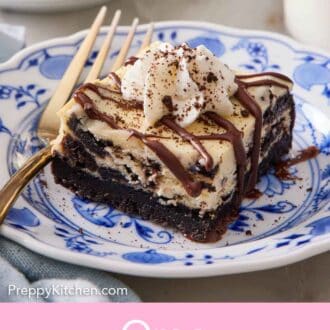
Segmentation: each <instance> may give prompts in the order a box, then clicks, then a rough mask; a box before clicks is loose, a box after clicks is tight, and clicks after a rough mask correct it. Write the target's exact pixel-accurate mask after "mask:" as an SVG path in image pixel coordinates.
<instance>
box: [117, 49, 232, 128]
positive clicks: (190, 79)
mask: <svg viewBox="0 0 330 330" xmlns="http://www.w3.org/2000/svg"><path fill="white" fill-rule="evenodd" d="M234 80H235V75H234V73H233V72H232V71H231V70H230V69H229V68H228V67H227V66H226V65H225V64H223V63H222V62H221V61H220V60H219V59H218V58H217V57H216V56H214V55H213V54H212V53H211V52H210V51H209V50H208V49H207V48H205V47H204V46H202V45H201V46H198V47H197V48H190V47H188V45H186V44H182V45H180V46H176V47H174V46H172V45H170V44H168V43H157V44H153V45H151V47H150V49H149V50H147V51H146V52H145V53H144V55H143V56H142V57H141V58H139V59H138V60H137V61H135V63H134V64H133V65H130V66H128V67H127V70H126V72H125V74H124V76H123V77H122V81H121V91H122V95H123V97H124V99H126V100H131V101H133V100H134V101H138V102H142V103H143V109H144V114H145V120H146V124H147V125H148V126H153V125H155V124H156V123H157V121H159V120H160V119H161V118H162V117H164V116H166V115H170V116H171V117H173V118H174V119H175V121H176V123H177V124H178V125H180V126H181V127H186V126H188V125H190V124H192V123H193V122H194V121H195V120H196V119H197V118H198V117H199V116H200V115H201V114H202V113H204V112H207V111H212V112H215V113H217V114H219V115H221V116H227V115H230V114H232V112H233V105H232V103H231V101H230V97H231V96H232V95H233V94H234V93H235V92H236V90H237V85H236V84H235V81H234Z"/></svg>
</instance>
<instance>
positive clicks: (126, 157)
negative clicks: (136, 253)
mask: <svg viewBox="0 0 330 330" xmlns="http://www.w3.org/2000/svg"><path fill="white" fill-rule="evenodd" d="M291 88H292V82H291V80H290V79H289V78H287V77H286V76H284V75H282V74H279V73H271V72H264V73H259V74H239V75H238V74H235V72H234V71H232V70H231V69H229V68H228V67H227V66H226V65H225V64H223V63H222V62H221V61H220V60H219V59H218V58H217V57H215V56H214V55H213V54H212V53H211V52H210V51H209V50H208V49H206V48H205V47H204V46H198V47H197V48H190V47H188V46H187V45H186V44H183V45H180V46H176V47H174V46H172V45H170V44H167V43H155V44H152V45H151V46H150V47H149V48H148V49H147V50H146V51H145V52H144V53H143V54H141V56H139V58H137V57H132V58H130V59H129V60H128V61H127V62H126V64H125V66H123V67H122V68H121V69H120V70H118V71H117V72H113V73H111V74H110V75H109V76H108V77H107V78H105V79H103V80H97V81H95V82H93V83H88V84H85V85H82V86H81V87H79V88H78V90H77V91H76V92H75V94H74V97H73V99H72V100H71V101H70V102H69V103H68V104H67V105H66V106H65V107H64V108H63V109H61V110H60V112H59V116H60V119H61V128H60V133H59V136H58V138H57V139H56V141H55V142H54V144H53V155H54V159H53V162H52V168H53V173H54V176H55V178H56V182H57V183H59V184H62V185H63V186H65V187H67V188H69V189H71V190H72V191H73V192H74V193H76V194H78V195H79V196H82V197H84V198H87V199H89V200H91V201H95V202H102V203H108V204H110V205H111V206H113V207H115V208H117V209H119V210H121V211H123V212H126V213H127V214H130V215H134V216H138V217H141V218H142V219H144V220H150V221H153V222H155V223H158V224H161V225H164V226H169V227H172V228H175V229H177V230H178V231H180V232H182V233H183V234H184V235H185V236H187V237H189V238H191V239H193V240H196V241H200V242H205V241H213V240H217V239H219V238H220V237H221V235H222V234H223V233H224V232H225V230H226V227H227V225H228V223H229V222H231V221H233V220H234V219H235V217H236V216H237V213H238V210H239V207H240V204H241V201H242V199H243V198H244V196H246V195H247V194H251V192H253V191H254V187H255V184H256V182H257V180H258V178H259V177H260V176H261V175H263V174H264V173H265V172H266V171H267V170H268V169H269V168H270V166H272V165H274V164H276V163H277V162H279V161H280V159H281V157H282V156H283V155H285V154H286V153H287V152H288V151H289V149H290V147H291V142H292V128H293V124H294V118H295V111H294V102H293V98H292V95H291V94H290V90H291Z"/></svg>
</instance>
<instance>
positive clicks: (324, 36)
mask: <svg viewBox="0 0 330 330" xmlns="http://www.w3.org/2000/svg"><path fill="white" fill-rule="evenodd" d="M284 16H285V23H286V27H287V29H288V31H289V32H290V33H291V34H292V36H293V37H294V38H296V39H297V40H299V41H302V42H304V43H308V44H310V45H315V46H318V47H321V48H323V49H326V50H330V0H284Z"/></svg>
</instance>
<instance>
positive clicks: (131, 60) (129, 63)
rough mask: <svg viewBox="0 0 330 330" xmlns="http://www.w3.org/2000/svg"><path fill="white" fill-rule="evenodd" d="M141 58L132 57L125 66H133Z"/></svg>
mask: <svg viewBox="0 0 330 330" xmlns="http://www.w3.org/2000/svg"><path fill="white" fill-rule="evenodd" d="M138 59H139V58H138V57H136V56H131V57H129V58H128V59H127V60H126V61H125V64H124V65H125V66H127V65H133V64H134V63H135V62H136V61H137V60H138Z"/></svg>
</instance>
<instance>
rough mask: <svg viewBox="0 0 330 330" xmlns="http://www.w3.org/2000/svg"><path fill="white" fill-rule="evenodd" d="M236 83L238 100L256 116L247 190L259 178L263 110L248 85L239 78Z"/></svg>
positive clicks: (250, 188) (252, 186) (251, 187)
mask: <svg viewBox="0 0 330 330" xmlns="http://www.w3.org/2000/svg"><path fill="white" fill-rule="evenodd" d="M236 83H237V85H238V89H237V91H236V94H235V97H236V98H237V100H238V101H239V102H240V103H241V104H242V105H243V106H244V107H245V108H246V109H248V110H249V111H250V113H251V114H252V116H254V118H255V128H254V133H253V146H252V152H251V175H250V177H249V181H248V184H247V187H246V189H245V191H246V192H248V191H250V190H252V189H253V188H254V186H255V184H256V183H257V178H258V166H259V155H260V145H261V129H262V110H261V108H260V106H259V104H258V103H257V102H256V101H255V100H254V99H253V98H252V96H250V94H249V93H248V92H247V90H246V85H245V84H243V83H242V82H241V81H240V80H239V79H237V78H236Z"/></svg>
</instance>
